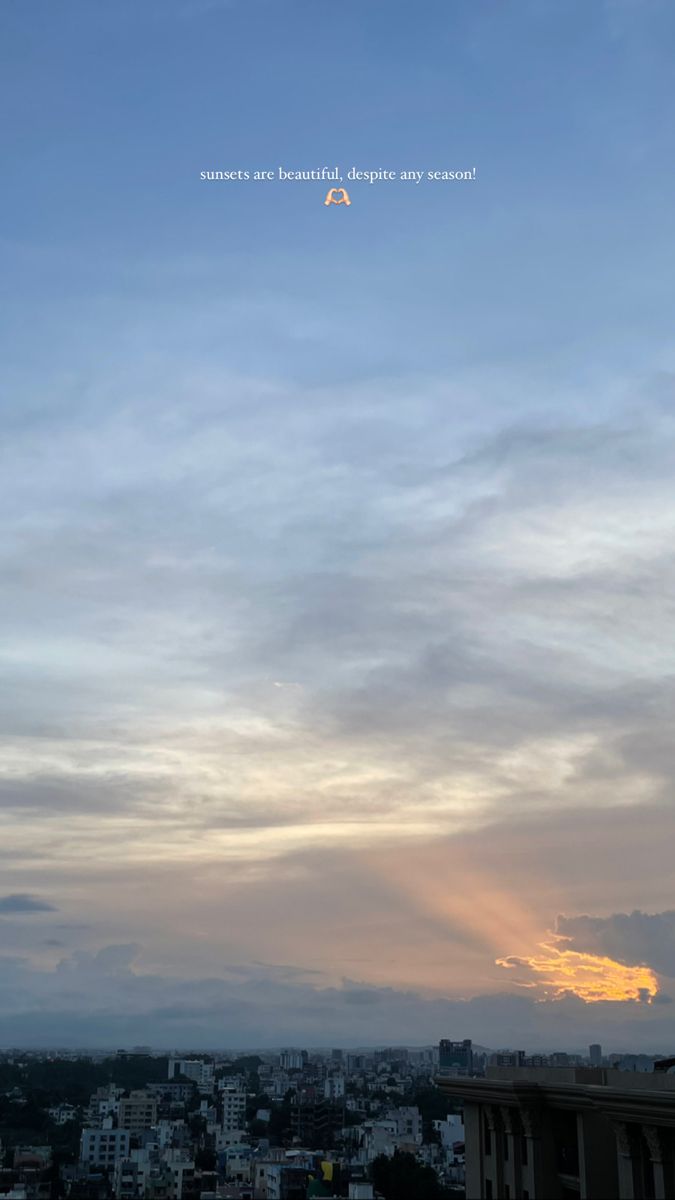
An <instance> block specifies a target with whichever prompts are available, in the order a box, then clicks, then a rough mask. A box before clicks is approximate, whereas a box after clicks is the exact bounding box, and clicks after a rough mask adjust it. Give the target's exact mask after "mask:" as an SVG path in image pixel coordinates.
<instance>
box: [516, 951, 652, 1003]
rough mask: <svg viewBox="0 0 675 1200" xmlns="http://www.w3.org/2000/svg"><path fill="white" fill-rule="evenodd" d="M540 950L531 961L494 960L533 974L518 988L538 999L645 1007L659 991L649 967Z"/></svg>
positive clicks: (526, 958) (600, 957)
mask: <svg viewBox="0 0 675 1200" xmlns="http://www.w3.org/2000/svg"><path fill="white" fill-rule="evenodd" d="M540 949H541V951H542V953H541V954H534V955H532V956H531V957H522V958H518V957H516V956H514V955H511V956H508V957H506V958H498V959H497V965H498V966H500V967H506V968H507V969H508V970H514V969H517V968H525V969H526V971H531V972H533V973H534V975H535V980H534V981H532V980H530V981H528V980H523V981H522V982H520V981H519V983H520V986H521V987H530V988H536V989H537V990H538V992H539V995H540V998H541V999H544V1000H558V999H560V998H561V997H562V996H565V995H574V996H578V997H579V999H580V1000H584V1001H585V1002H586V1003H587V1004H596V1003H598V1002H599V1001H601V1000H605V1001H607V1000H612V1001H627V1000H637V1001H643V1002H644V1001H647V1002H648V1003H649V1002H650V1001H651V1000H652V999H653V997H654V996H656V994H657V992H658V990H659V985H658V980H657V978H656V975H655V974H654V972H653V971H652V970H650V968H649V967H645V966H633V967H628V966H626V965H625V964H624V963H620V962H615V960H614V959H612V958H605V957H602V956H600V955H596V954H586V953H582V952H580V951H578V950H566V949H560V948H559V947H558V946H556V945H554V944H553V943H550V942H541V943H540Z"/></svg>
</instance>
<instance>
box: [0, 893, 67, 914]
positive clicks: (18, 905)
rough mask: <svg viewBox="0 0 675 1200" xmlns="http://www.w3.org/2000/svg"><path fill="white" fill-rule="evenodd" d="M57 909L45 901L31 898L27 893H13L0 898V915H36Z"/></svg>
mask: <svg viewBox="0 0 675 1200" xmlns="http://www.w3.org/2000/svg"><path fill="white" fill-rule="evenodd" d="M56 911H57V909H56V908H55V906H54V905H53V904H50V903H49V901H47V900H42V899H41V898H40V897H39V896H33V895H31V894H29V893H28V892H14V893H12V894H11V895H9V896H0V913H12V914H15V913H36V912H56Z"/></svg>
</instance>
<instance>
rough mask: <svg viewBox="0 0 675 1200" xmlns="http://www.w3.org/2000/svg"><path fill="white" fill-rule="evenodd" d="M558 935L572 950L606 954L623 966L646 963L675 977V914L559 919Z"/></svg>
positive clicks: (671, 911)
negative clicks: (623, 964)
mask: <svg viewBox="0 0 675 1200" xmlns="http://www.w3.org/2000/svg"><path fill="white" fill-rule="evenodd" d="M557 931H558V933H559V934H560V935H561V936H563V937H564V938H565V939H566V940H567V941H568V942H569V945H570V947H573V948H574V949H576V950H579V951H582V952H588V953H591V954H607V955H610V956H611V957H612V958H615V959H617V960H618V961H619V962H622V963H637V962H640V963H646V964H648V965H649V966H650V967H652V968H653V970H655V971H657V972H659V974H661V975H666V976H669V977H671V978H673V977H675V911H674V910H672V909H669V910H668V911H666V912H657V913H646V912H641V911H640V910H639V909H635V910H634V911H633V912H631V913H612V915H611V916H609V917H593V916H587V915H583V916H576V917H569V916H559V917H558V921H557Z"/></svg>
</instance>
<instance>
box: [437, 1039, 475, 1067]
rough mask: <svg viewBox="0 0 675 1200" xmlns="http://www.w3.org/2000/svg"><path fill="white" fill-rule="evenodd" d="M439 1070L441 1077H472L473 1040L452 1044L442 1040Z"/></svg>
mask: <svg viewBox="0 0 675 1200" xmlns="http://www.w3.org/2000/svg"><path fill="white" fill-rule="evenodd" d="M438 1068H439V1074H441V1075H470V1074H471V1072H472V1070H473V1050H472V1045H471V1038H465V1039H464V1041H463V1042H451V1041H449V1040H448V1039H447V1038H442V1040H441V1041H440V1042H439V1044H438Z"/></svg>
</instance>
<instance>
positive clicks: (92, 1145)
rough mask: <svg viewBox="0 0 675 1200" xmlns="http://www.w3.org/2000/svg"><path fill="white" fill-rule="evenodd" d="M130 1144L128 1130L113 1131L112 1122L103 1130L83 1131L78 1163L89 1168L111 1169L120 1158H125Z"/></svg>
mask: <svg viewBox="0 0 675 1200" xmlns="http://www.w3.org/2000/svg"><path fill="white" fill-rule="evenodd" d="M130 1143H131V1134H130V1133H129V1130H128V1129H113V1128H112V1122H110V1124H109V1125H108V1124H107V1123H106V1128H104V1129H83V1130H82V1136H81V1138H80V1162H81V1163H82V1164H83V1166H88V1167H90V1168H92V1167H95V1168H100V1167H109V1168H111V1169H112V1167H114V1165H115V1163H116V1161H117V1160H118V1159H120V1158H127V1157H128V1155H129V1148H130Z"/></svg>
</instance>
